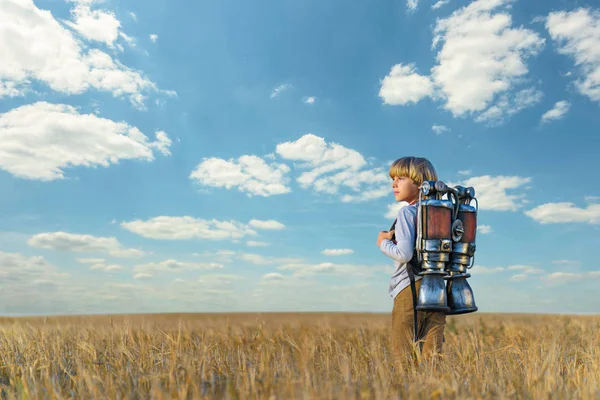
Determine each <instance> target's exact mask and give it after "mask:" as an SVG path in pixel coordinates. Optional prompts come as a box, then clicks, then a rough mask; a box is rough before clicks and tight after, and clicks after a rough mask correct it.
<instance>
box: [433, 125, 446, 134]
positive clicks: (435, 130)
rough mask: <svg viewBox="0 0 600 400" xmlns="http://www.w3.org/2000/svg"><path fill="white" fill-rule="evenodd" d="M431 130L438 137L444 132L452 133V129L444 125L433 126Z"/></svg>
mask: <svg viewBox="0 0 600 400" xmlns="http://www.w3.org/2000/svg"><path fill="white" fill-rule="evenodd" d="M431 130H432V131H433V133H435V134H436V135H441V134H442V133H444V132H450V129H449V128H448V127H447V126H444V125H433V126H432V127H431Z"/></svg>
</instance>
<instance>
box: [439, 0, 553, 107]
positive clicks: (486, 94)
mask: <svg viewBox="0 0 600 400" xmlns="http://www.w3.org/2000/svg"><path fill="white" fill-rule="evenodd" d="M511 2H512V1H510V0H509V1H505V0H478V1H474V2H472V3H470V4H469V5H468V6H466V7H462V8H460V9H458V10H456V11H455V12H453V13H452V14H451V15H450V16H449V17H448V18H444V19H440V20H438V21H437V25H436V27H435V29H434V39H433V46H434V47H437V45H438V44H439V43H440V42H443V46H442V48H441V50H440V51H439V53H438V55H437V60H438V63H439V64H438V65H436V66H434V67H433V68H432V71H431V72H432V74H431V75H432V79H433V80H434V81H435V82H436V84H437V85H439V87H440V88H441V91H442V93H443V94H444V96H445V98H446V104H445V105H444V107H445V108H446V109H447V110H449V111H451V112H452V114H453V115H454V116H461V115H464V114H466V113H469V112H479V111H483V110H485V109H486V108H490V106H492V107H493V104H492V102H493V99H494V98H495V97H496V96H497V95H498V94H501V93H505V92H507V91H509V90H511V89H512V88H513V87H514V86H515V85H516V84H518V83H519V82H520V81H521V80H522V78H523V77H525V76H526V74H527V73H528V69H527V65H526V64H525V60H526V58H527V57H529V56H532V55H535V54H537V53H538V52H539V51H540V50H541V48H542V47H543V45H544V40H543V39H542V38H541V37H540V36H539V35H538V34H537V33H536V32H534V31H532V30H529V29H525V28H522V27H521V28H511V25H512V18H511V16H510V14H508V13H506V12H501V11H498V12H495V13H494V10H496V9H498V8H499V7H501V6H509V5H510V3H511Z"/></svg>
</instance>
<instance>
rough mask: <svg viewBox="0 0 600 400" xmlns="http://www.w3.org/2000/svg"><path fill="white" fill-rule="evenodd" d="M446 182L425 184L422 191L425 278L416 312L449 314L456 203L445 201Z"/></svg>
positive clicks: (419, 243) (420, 254) (420, 241)
mask: <svg viewBox="0 0 600 400" xmlns="http://www.w3.org/2000/svg"><path fill="white" fill-rule="evenodd" d="M448 190H449V189H448V186H446V184H445V183H444V182H442V181H425V182H423V184H422V185H421V189H420V191H419V202H418V206H417V240H416V243H415V249H416V253H417V254H416V255H417V261H418V263H419V264H420V265H421V269H422V271H421V272H419V275H421V276H423V279H422V282H421V287H420V288H419V293H418V300H417V305H416V307H415V308H416V309H417V310H419V311H435V312H449V311H450V307H448V300H447V294H446V288H445V284H444V276H445V275H447V272H446V270H445V269H446V268H445V267H446V262H448V261H449V260H450V254H451V252H452V232H451V225H452V216H453V214H454V212H453V211H454V207H453V203H452V201H450V200H445V199H442V197H443V195H444V194H446V193H448Z"/></svg>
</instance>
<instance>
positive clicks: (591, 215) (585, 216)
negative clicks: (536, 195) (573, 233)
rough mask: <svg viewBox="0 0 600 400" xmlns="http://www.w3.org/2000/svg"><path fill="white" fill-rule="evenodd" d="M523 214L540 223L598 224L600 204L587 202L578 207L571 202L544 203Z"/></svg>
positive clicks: (599, 221) (599, 222)
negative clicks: (582, 206)
mask: <svg viewBox="0 0 600 400" xmlns="http://www.w3.org/2000/svg"><path fill="white" fill-rule="evenodd" d="M525 215H527V216H528V217H531V218H533V219H534V220H535V221H538V222H539V223H541V224H560V223H568V222H584V223H588V224H600V204H588V205H587V207H586V208H580V207H577V206H576V205H575V204H574V203H571V202H561V203H546V204H542V205H540V206H537V207H535V208H533V209H531V210H528V211H525Z"/></svg>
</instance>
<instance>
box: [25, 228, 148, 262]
mask: <svg viewBox="0 0 600 400" xmlns="http://www.w3.org/2000/svg"><path fill="white" fill-rule="evenodd" d="M27 244H29V245H30V246H33V247H37V248H40V249H53V250H59V251H69V252H75V253H108V254H110V255H113V256H115V257H123V258H135V257H141V256H143V255H144V252H143V251H141V250H138V249H126V248H124V247H123V246H122V245H121V243H119V241H118V240H117V239H116V238H114V237H102V236H93V235H82V234H75V233H68V232H44V233H38V234H37V235H34V236H32V237H31V238H30V239H29V240H28V241H27Z"/></svg>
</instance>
